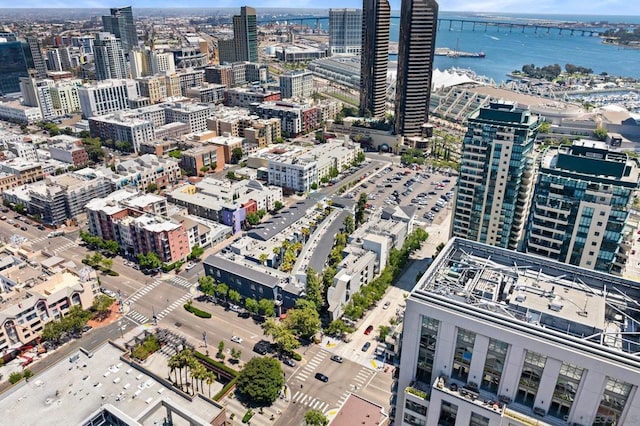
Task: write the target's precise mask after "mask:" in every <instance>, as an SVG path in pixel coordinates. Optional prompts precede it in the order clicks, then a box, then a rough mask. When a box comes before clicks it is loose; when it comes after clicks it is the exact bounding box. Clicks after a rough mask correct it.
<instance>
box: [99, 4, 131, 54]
mask: <svg viewBox="0 0 640 426" xmlns="http://www.w3.org/2000/svg"><path fill="white" fill-rule="evenodd" d="M102 25H103V26H104V30H105V31H106V32H108V33H111V34H113V35H114V36H116V37H117V38H119V39H120V43H122V49H123V50H124V51H125V52H126V53H128V52H129V51H130V50H131V49H133V48H134V47H138V33H137V31H136V23H135V21H134V20H133V10H132V9H131V6H129V7H122V8H114V9H111V14H110V15H108V16H103V17H102Z"/></svg>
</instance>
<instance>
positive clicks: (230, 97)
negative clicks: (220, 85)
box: [224, 87, 282, 108]
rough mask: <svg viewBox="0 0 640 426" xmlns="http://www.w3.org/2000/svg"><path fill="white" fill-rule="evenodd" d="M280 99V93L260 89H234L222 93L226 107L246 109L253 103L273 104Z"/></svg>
mask: <svg viewBox="0 0 640 426" xmlns="http://www.w3.org/2000/svg"><path fill="white" fill-rule="evenodd" d="M281 98H282V96H281V94H280V92H278V91H273V90H267V89H264V88H261V87H235V88H232V89H227V90H225V92H224V104H225V106H228V107H240V108H248V107H249V106H250V105H251V104H253V103H262V102H275V101H279V100H280V99H281Z"/></svg>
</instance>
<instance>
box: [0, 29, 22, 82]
mask: <svg viewBox="0 0 640 426" xmlns="http://www.w3.org/2000/svg"><path fill="white" fill-rule="evenodd" d="M7 34H10V35H7ZM28 76H29V69H28V67H27V58H26V57H25V52H24V49H23V47H22V43H20V42H19V41H17V40H16V38H15V36H14V35H13V34H11V33H3V34H0V94H1V95H6V94H8V93H18V92H20V77H28Z"/></svg>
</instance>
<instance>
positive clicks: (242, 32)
mask: <svg viewBox="0 0 640 426" xmlns="http://www.w3.org/2000/svg"><path fill="white" fill-rule="evenodd" d="M218 57H219V59H220V63H221V64H222V63H232V62H245V61H249V62H258V21H257V17H256V10H255V9H254V8H252V7H248V6H243V7H242V8H240V15H235V16H234V17H233V38H232V39H229V40H220V41H218Z"/></svg>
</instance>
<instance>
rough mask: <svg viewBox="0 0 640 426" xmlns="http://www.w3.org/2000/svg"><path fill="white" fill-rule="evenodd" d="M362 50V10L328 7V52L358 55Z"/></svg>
mask: <svg viewBox="0 0 640 426" xmlns="http://www.w3.org/2000/svg"><path fill="white" fill-rule="evenodd" d="M361 50H362V11H361V10H358V9H329V53H330V54H331V55H337V54H348V55H359V54H360V51H361Z"/></svg>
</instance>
